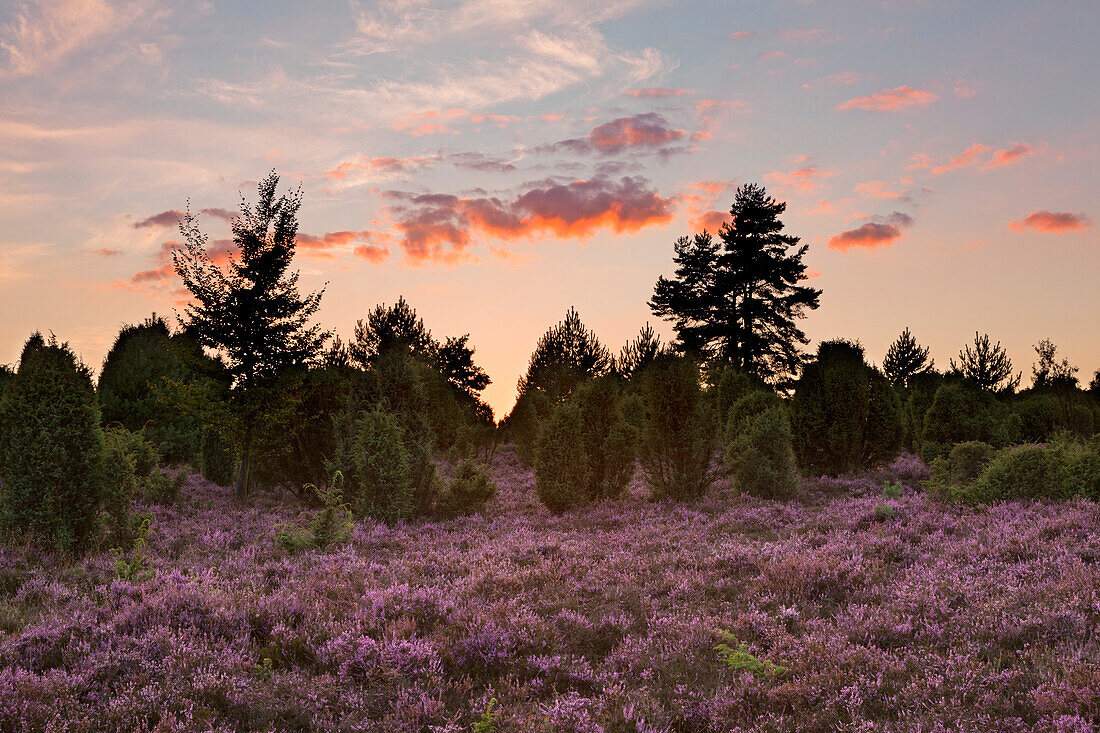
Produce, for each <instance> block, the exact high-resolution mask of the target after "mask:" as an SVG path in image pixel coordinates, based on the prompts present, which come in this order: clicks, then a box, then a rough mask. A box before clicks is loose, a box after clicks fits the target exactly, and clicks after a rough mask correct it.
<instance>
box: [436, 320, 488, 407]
mask: <svg viewBox="0 0 1100 733" xmlns="http://www.w3.org/2000/svg"><path fill="white" fill-rule="evenodd" d="M469 340H470V334H468V333H467V334H463V335H462V336H451V337H449V338H448V339H447V340H446V341H445V342H444V343H443V345H442V346H440V347H439V348H438V349H437V350H436V366H437V367H438V368H439V372H440V374H442V375H443V378H444V379H446V380H447V382H448V383H449V384H450V385H451V386H452V387H454V388H455V389H457V390H459V391H460V392H462V393H464V394H466V395H468V396H470V397H476V396H477V395H478V393H480V392H481V391H482V390H484V389H485V388H486V387H488V386H489V384H490V383H491V382H492V380H490V379H489V375H488V374H486V373H485V370H484V369H482V368H481V367H479V366H478V365H477V364H475V363H474V349H473V347H471V346H468V345H467V344H468V342H469Z"/></svg>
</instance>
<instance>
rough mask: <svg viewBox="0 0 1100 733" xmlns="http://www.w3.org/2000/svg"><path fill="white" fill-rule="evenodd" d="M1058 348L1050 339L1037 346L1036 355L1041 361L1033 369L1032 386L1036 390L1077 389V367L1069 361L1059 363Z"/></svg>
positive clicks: (1063, 360) (1064, 360)
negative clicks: (1051, 388) (1052, 388)
mask: <svg viewBox="0 0 1100 733" xmlns="http://www.w3.org/2000/svg"><path fill="white" fill-rule="evenodd" d="M1057 352H1058V347H1057V346H1055V345H1054V342H1053V341H1051V340H1050V339H1043V340H1042V341H1040V342H1039V343H1038V344H1036V345H1035V355H1036V356H1037V357H1038V358H1039V361H1038V362H1036V363H1035V364H1033V365H1032V367H1031V379H1032V382H1031V386H1032V387H1033V388H1034V389H1044V388H1049V387H1054V388H1063V389H1064V388H1067V387H1068V388H1075V387H1077V376H1076V375H1077V372H1078V369H1077V367H1075V366H1073V365H1071V364H1070V363H1069V359H1062V361H1057V357H1056V356H1055V355H1056V354H1057Z"/></svg>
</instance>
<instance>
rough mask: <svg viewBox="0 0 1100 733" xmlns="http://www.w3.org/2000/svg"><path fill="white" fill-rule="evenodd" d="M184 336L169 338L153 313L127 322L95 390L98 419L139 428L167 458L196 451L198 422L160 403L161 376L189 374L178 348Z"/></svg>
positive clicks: (133, 429) (175, 460)
mask: <svg viewBox="0 0 1100 733" xmlns="http://www.w3.org/2000/svg"><path fill="white" fill-rule="evenodd" d="M185 340H186V337H185V336H182V335H179V336H175V337H173V336H172V335H171V333H170V332H169V328H168V322H167V321H165V320H164V319H163V318H161V317H159V316H157V315H156V314H153V316H152V317H151V318H147V319H146V320H145V322H144V323H141V324H135V325H131V326H126V327H125V328H123V329H122V330H121V331H120V332H119V334H118V336H117V337H116V339H115V342H114V345H113V346H111V350H110V351H109V352H108V353H107V358H106V359H105V360H104V362H103V369H102V370H101V371H100V374H99V383H98V387H97V389H96V392H97V394H98V395H99V403H100V410H101V414H102V419H103V423H104V424H105V425H109V424H111V423H115V422H117V423H119V424H120V425H122V426H123V427H124V428H126V429H127V430H129V431H131V432H136V431H139V430H140V431H143V432H144V434H145V435H146V437H147V438H148V440H149V441H150V442H152V444H153V446H154V447H155V448H156V449H157V450H158V452H159V453H160V454H161V455H162V456H164V458H165V459H166V460H167V461H168V462H169V463H184V462H186V461H189V460H190V459H191V458H193V457H194V456H195V455H197V453H198V451H199V439H200V432H201V426H200V425H199V424H198V421H197V420H196V419H195V418H194V416H192V415H191V414H189V413H187V412H184V411H181V410H173V409H165V404H164V399H165V394H164V387H165V380H168V379H171V380H176V381H186V380H188V379H190V378H191V375H190V374H189V370H188V368H187V366H186V365H185V364H184V362H183V361H181V359H180V355H179V353H178V351H179V350H180V349H182V348H186V345H185V344H184V343H183V342H184V341H185Z"/></svg>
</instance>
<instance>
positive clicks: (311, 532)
mask: <svg viewBox="0 0 1100 733" xmlns="http://www.w3.org/2000/svg"><path fill="white" fill-rule="evenodd" d="M343 487H344V475H343V474H342V473H340V472H339V471H337V472H336V473H334V474H333V475H332V480H331V481H330V482H329V484H328V486H327V487H318V486H316V485H314V484H309V485H307V486H304V487H303V489H304V490H305V491H307V492H309V493H311V494H312V495H313V496H315V497H316V498H317V500H318V501H319V502H320V503H321V509H319V510H318V511H315V512H313V513H312V514H311V515H310V517H309V523H308V526H307V527H305V528H302V527H293V526H291V525H282V526H281V527H279V528H278V530H277V531H276V542H278V543H279V545H280V546H282V547H283V548H284V549H286V550H287V551H288V552H297V551H298V550H309V549H324V548H326V547H328V546H329V545H334V544H340V543H343V542H347V541H348V538H350V537H351V532H352V529H354V527H355V522H354V521H353V517H352V513H351V509H350V508H349V507H348V505H347V504H345V503H344V495H343Z"/></svg>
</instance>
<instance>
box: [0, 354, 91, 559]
mask: <svg viewBox="0 0 1100 733" xmlns="http://www.w3.org/2000/svg"><path fill="white" fill-rule="evenodd" d="M99 421H100V417H99V401H98V400H97V399H96V396H95V390H94V388H93V387H92V379H91V374H90V372H89V370H88V368H87V367H86V366H85V365H84V364H82V363H81V362H80V361H79V360H78V358H77V357H76V355H75V354H74V353H73V352H72V350H71V349H70V348H69V346H68V344H59V343H58V342H57V340H56V339H54V338H51V340H50V341H49V342H46V341H45V340H44V339H43V338H42V336H41V335H40V334H38V333H35V334H34V335H32V336H31V337H30V338H29V339H28V340H27V343H26V345H25V346H24V347H23V352H22V356H21V358H20V361H19V369H18V371H17V372H16V374H15V376H14V377H13V378H12V379H11V380H10V383H9V384H8V387H7V389H6V390H5V392H4V396H3V399H2V400H0V425H3V429H2V430H0V433H2V434H3V436H4V438H3V443H2V444H0V476H3V491H0V523H2V524H3V525H4V526H5V527H7V528H8V529H9V530H18V531H20V532H29V533H30V534H31V535H33V536H34V538H35V539H36V540H37V541H38V542H39V543H43V544H46V545H49V546H52V547H53V548H54V549H56V550H59V551H68V550H73V549H78V548H80V547H81V546H83V545H84V544H85V542H86V541H87V540H88V539H90V537H91V534H92V532H93V530H94V526H95V516H96V511H97V509H98V508H99V505H100V502H101V501H102V499H103V496H104V492H105V486H106V482H107V481H109V480H110V479H111V477H110V476H108V475H106V470H107V466H106V464H105V452H104V443H103V431H102V429H101V428H100V426H99Z"/></svg>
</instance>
